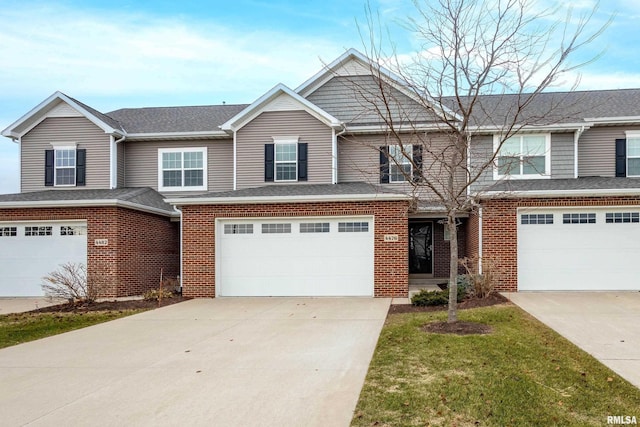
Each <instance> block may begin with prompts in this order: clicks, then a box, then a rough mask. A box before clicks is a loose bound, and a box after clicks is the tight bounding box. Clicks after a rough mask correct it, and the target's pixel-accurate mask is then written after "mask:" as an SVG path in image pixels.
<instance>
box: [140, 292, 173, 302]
mask: <svg viewBox="0 0 640 427" xmlns="http://www.w3.org/2000/svg"><path fill="white" fill-rule="evenodd" d="M142 298H144V299H145V300H146V301H157V300H159V299H161V298H173V292H171V291H170V290H168V289H162V290H160V289H151V290H150V291H147V292H145V293H144V294H143V295H142Z"/></svg>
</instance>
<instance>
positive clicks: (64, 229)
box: [60, 225, 87, 236]
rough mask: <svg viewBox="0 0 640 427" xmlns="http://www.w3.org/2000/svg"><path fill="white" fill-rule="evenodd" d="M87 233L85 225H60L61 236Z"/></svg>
mask: <svg viewBox="0 0 640 427" xmlns="http://www.w3.org/2000/svg"><path fill="white" fill-rule="evenodd" d="M86 234H87V227H85V226H67V225H63V226H61V227H60V235H61V236H84V235H86Z"/></svg>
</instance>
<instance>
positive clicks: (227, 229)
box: [224, 224, 253, 234]
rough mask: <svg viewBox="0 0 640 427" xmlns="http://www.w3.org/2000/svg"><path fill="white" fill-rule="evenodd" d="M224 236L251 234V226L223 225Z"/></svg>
mask: <svg viewBox="0 0 640 427" xmlns="http://www.w3.org/2000/svg"><path fill="white" fill-rule="evenodd" d="M224 234H253V224H225V225H224Z"/></svg>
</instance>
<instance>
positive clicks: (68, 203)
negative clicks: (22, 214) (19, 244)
mask: <svg viewBox="0 0 640 427" xmlns="http://www.w3.org/2000/svg"><path fill="white" fill-rule="evenodd" d="M93 206H116V207H123V208H129V209H134V210H137V211H141V212H148V213H153V214H158V215H163V216H167V217H176V216H177V215H176V214H175V212H170V211H166V210H164V209H159V208H154V207H151V206H145V205H141V204H138V203H133V202H128V201H126V200H117V199H102V200H34V201H11V202H0V208H17V209H19V208H60V207H93Z"/></svg>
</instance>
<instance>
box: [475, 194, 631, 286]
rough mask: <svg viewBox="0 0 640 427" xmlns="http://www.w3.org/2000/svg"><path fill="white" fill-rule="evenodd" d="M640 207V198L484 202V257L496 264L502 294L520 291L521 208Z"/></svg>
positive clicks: (495, 200)
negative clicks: (519, 209) (519, 227)
mask: <svg viewBox="0 0 640 427" xmlns="http://www.w3.org/2000/svg"><path fill="white" fill-rule="evenodd" d="M630 205H635V206H638V205H640V197H575V198H574V197H563V198H540V199H530V198H527V199H525V198H522V199H489V200H485V201H483V202H482V257H483V258H484V259H491V260H492V261H495V263H496V267H497V270H498V275H499V283H498V286H497V290H498V291H508V292H515V291H517V290H518V233H517V231H518V215H517V209H518V208H521V207H549V208H551V207H572V206H573V207H579V206H630Z"/></svg>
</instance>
